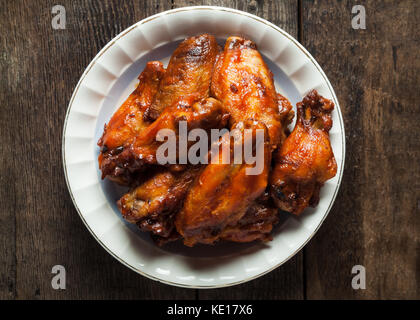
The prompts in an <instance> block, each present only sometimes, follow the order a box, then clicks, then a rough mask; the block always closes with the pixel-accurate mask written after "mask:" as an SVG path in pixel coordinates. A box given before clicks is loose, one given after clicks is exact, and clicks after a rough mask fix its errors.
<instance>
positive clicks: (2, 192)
mask: <svg viewBox="0 0 420 320" xmlns="http://www.w3.org/2000/svg"><path fill="white" fill-rule="evenodd" d="M0 5H1V6H3V1H2V2H1V4H0ZM8 15H9V13H8V12H6V10H0V29H1V30H8V27H9V25H8V23H7V16H8ZM8 32H10V33H11V34H15V30H10V31H8ZM0 46H1V48H6V47H7V46H8V44H7V37H1V39H0ZM9 49H10V50H13V48H9ZM8 58H9V57H8V55H7V54H3V53H2V55H1V57H0V72H1V74H2V75H3V76H2V77H1V78H0V106H1V108H2V109H1V112H0V142H1V143H0V163H1V165H0V185H1V187H0V251H1V263H0V299H13V298H14V297H15V296H16V257H15V251H16V241H15V236H16V225H15V222H16V221H15V210H16V208H17V198H16V190H17V188H19V184H18V183H17V181H16V180H17V179H16V177H17V176H18V175H19V170H18V168H17V167H16V166H15V165H14V162H15V160H14V159H17V158H18V157H19V154H18V153H16V148H15V143H16V140H15V139H14V133H13V131H12V130H11V128H10V127H9V125H8V124H9V123H10V113H12V112H13V108H14V106H13V105H12V104H9V103H8V102H9V100H10V99H11V92H10V90H9V83H11V82H12V81H13V74H12V73H11V72H9V70H10V69H11V68H12V66H13V62H14V61H12V60H10V59H8ZM15 62H16V60H15Z"/></svg>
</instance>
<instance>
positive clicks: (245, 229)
mask: <svg viewBox="0 0 420 320" xmlns="http://www.w3.org/2000/svg"><path fill="white" fill-rule="evenodd" d="M278 221H279V217H278V209H277V208H276V207H275V206H274V204H272V203H271V201H270V196H269V193H268V192H264V193H263V194H262V195H261V196H260V197H259V198H258V199H257V200H255V201H254V202H253V203H252V204H251V205H250V206H249V208H248V210H247V211H246V213H245V214H244V216H243V217H242V218H241V219H240V220H239V221H238V222H237V223H236V224H235V225H231V226H228V227H226V228H225V229H224V230H223V231H222V233H221V234H220V239H222V240H226V241H233V242H251V241H255V240H261V241H264V242H265V241H269V240H271V239H272V237H271V234H270V233H271V231H272V230H273V227H274V225H276V224H277V223H278Z"/></svg>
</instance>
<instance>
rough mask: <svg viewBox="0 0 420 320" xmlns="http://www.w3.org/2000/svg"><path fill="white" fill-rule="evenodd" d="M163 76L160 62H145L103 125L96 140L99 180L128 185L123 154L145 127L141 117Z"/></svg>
mask: <svg viewBox="0 0 420 320" xmlns="http://www.w3.org/2000/svg"><path fill="white" fill-rule="evenodd" d="M164 74H165V69H164V68H163V65H162V63H160V62H159V61H151V62H148V63H147V64H146V67H145V68H144V70H143V72H142V73H141V74H140V76H139V83H138V85H137V87H136V89H135V90H134V91H133V92H132V93H131V94H130V96H129V97H128V98H127V100H126V101H125V102H124V103H123V104H122V105H121V107H120V108H119V109H118V110H117V111H116V112H115V113H114V115H113V116H112V118H111V120H110V121H109V122H108V124H107V125H105V128H104V133H103V134H102V137H101V138H100V139H99V141H98V146H99V147H100V148H101V152H100V154H99V158H98V162H99V168H100V169H101V170H102V179H104V178H105V177H108V178H109V179H111V180H113V181H114V182H117V183H120V184H129V183H130V181H131V172H130V170H129V169H128V168H127V163H128V162H130V161H131V160H130V159H129V156H130V155H129V154H128V152H127V151H126V152H124V151H125V150H126V147H127V146H129V145H130V144H131V143H132V142H133V140H134V138H135V137H136V135H138V134H139V133H140V132H141V131H142V130H143V129H144V128H145V127H147V126H148V125H149V123H147V122H145V121H144V120H143V115H144V112H145V111H146V110H147V109H148V108H149V107H150V106H151V104H152V102H153V99H154V97H155V94H156V92H157V90H158V86H159V82H160V80H161V79H162V77H163V76H164Z"/></svg>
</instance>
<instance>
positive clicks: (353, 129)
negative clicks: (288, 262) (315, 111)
mask: <svg viewBox="0 0 420 320" xmlns="http://www.w3.org/2000/svg"><path fill="white" fill-rule="evenodd" d="M359 2H360V3H361V4H363V5H364V6H365V8H366V16H367V17H366V27H367V29H366V30H353V29H352V27H351V18H352V16H353V15H352V14H351V9H352V6H353V5H354V4H356V3H355V2H354V1H333V0H330V1H307V0H304V1H303V3H302V9H303V10H302V13H303V44H304V45H305V47H306V48H308V50H309V51H310V52H311V53H312V54H313V55H314V57H315V58H316V59H317V61H318V62H319V63H320V65H321V66H322V67H323V69H324V70H325V72H326V74H327V76H328V77H329V79H330V80H331V83H332V85H333V86H334V88H335V90H336V93H337V96H338V99H339V101H340V104H341V108H342V111H343V115H344V120H345V128H346V140H347V157H346V167H345V171H344V179H343V182H342V185H341V190H340V193H339V196H338V198H337V200H336V202H335V205H334V208H333V210H332V211H331V213H330V216H329V217H328V219H327V220H326V221H325V224H324V225H323V226H322V228H321V230H320V231H319V233H318V234H317V235H316V236H315V238H314V239H313V240H312V241H311V242H310V244H309V245H308V246H307V249H306V253H307V255H306V263H305V265H306V274H307V297H308V298H310V299H322V298H328V299H344V298H356V299H359V298H379V299H384V298H386V299H391V298H402V299H407V298H417V299H418V298H419V292H418V288H419V282H418V279H419V271H420V269H419V256H418V248H419V235H420V228H419V209H420V207H419V199H420V184H419V181H420V164H419V159H420V131H419V129H418V123H419V121H420V116H419V114H420V113H419V111H420V109H419V105H420V99H419V87H418V86H419V83H420V42H419V39H420V28H419V27H420V25H419V22H418V18H419V16H420V3H419V2H418V1H409V0H405V1H380V2H379V1H359ZM357 264H361V265H363V266H365V268H366V290H353V289H352V286H351V279H352V274H351V269H352V267H353V266H354V265H357ZM416 279H417V280H416Z"/></svg>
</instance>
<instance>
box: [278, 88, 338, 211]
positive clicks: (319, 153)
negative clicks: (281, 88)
mask: <svg viewBox="0 0 420 320" xmlns="http://www.w3.org/2000/svg"><path fill="white" fill-rule="evenodd" d="M333 109H334V103H333V102H332V101H330V100H328V99H325V98H323V97H322V96H320V95H319V94H318V92H317V91H316V90H312V91H311V92H309V93H308V95H307V96H305V97H304V98H303V101H302V102H299V103H298V104H297V121H296V126H295V128H294V129H293V131H292V133H291V134H290V136H289V137H287V139H286V140H285V142H284V143H283V145H282V146H281V148H280V149H279V150H278V152H277V155H276V157H275V160H274V161H275V166H274V169H273V172H272V174H271V178H270V185H271V195H272V197H273V199H274V202H275V203H276V205H277V206H278V207H279V208H280V209H282V210H284V211H288V212H292V213H294V214H296V215H299V214H300V213H301V212H302V211H303V210H304V209H305V208H306V207H307V206H316V205H317V204H318V201H319V190H320V188H321V187H322V185H323V184H324V183H325V181H327V180H328V179H331V178H332V177H334V176H335V174H336V172H337V164H336V162H335V158H334V154H333V150H332V148H331V144H330V139H329V130H330V129H331V126H332V118H331V112H332V110H333Z"/></svg>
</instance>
